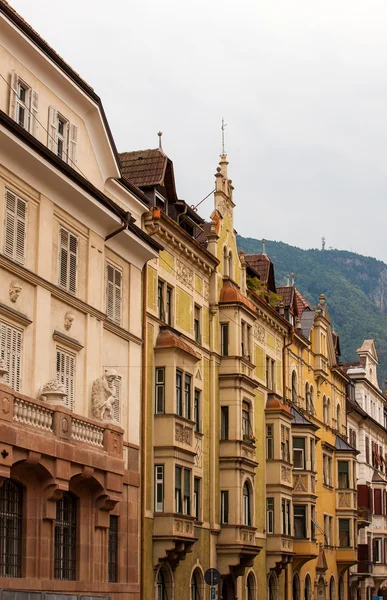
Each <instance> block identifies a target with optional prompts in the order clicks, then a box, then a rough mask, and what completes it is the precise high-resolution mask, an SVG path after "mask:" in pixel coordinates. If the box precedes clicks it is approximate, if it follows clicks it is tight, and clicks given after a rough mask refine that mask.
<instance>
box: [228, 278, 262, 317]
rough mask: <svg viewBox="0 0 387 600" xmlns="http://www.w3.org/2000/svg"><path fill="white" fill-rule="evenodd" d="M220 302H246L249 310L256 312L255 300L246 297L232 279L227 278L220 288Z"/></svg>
mask: <svg viewBox="0 0 387 600" xmlns="http://www.w3.org/2000/svg"><path fill="white" fill-rule="evenodd" d="M219 302H225V303H227V304H233V303H238V304H244V305H245V306H246V307H247V308H248V309H249V310H251V311H253V312H256V309H255V306H254V304H253V302H251V300H249V299H248V298H246V296H244V295H243V294H242V292H240V291H239V290H238V288H237V287H236V286H235V285H234V284H233V283H232V282H231V281H227V280H226V281H225V282H224V283H223V286H222V289H221V290H220V296H219Z"/></svg>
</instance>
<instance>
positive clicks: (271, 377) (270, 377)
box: [266, 356, 275, 391]
mask: <svg viewBox="0 0 387 600" xmlns="http://www.w3.org/2000/svg"><path fill="white" fill-rule="evenodd" d="M266 387H267V389H268V390H270V391H275V361H274V360H273V359H272V358H270V356H266Z"/></svg>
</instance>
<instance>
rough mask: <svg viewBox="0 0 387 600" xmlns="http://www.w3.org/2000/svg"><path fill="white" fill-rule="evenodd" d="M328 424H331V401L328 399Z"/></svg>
mask: <svg viewBox="0 0 387 600" xmlns="http://www.w3.org/2000/svg"><path fill="white" fill-rule="evenodd" d="M327 423H328V425H330V423H331V401H330V400H329V398H327Z"/></svg>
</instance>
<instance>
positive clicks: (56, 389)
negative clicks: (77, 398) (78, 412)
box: [40, 379, 67, 404]
mask: <svg viewBox="0 0 387 600" xmlns="http://www.w3.org/2000/svg"><path fill="white" fill-rule="evenodd" d="M66 397H67V392H66V388H65V386H64V385H63V384H62V383H59V381H57V380H56V379H51V381H48V382H47V383H46V384H45V385H44V386H43V387H42V390H41V392H40V398H41V399H42V400H45V401H46V402H48V403H49V404H64V403H65V400H66Z"/></svg>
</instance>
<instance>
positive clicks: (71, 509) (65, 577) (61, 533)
mask: <svg viewBox="0 0 387 600" xmlns="http://www.w3.org/2000/svg"><path fill="white" fill-rule="evenodd" d="M65 502H67V505H68V506H66V504H65ZM78 509H79V502H78V498H77V496H75V495H74V494H72V493H71V492H64V493H63V495H62V497H61V498H60V500H58V501H57V503H56V518H55V523H54V532H55V534H54V535H55V544H54V549H55V553H54V579H56V580H60V581H76V579H77V567H78V553H77V542H78ZM66 512H67V518H66ZM60 513H62V514H63V515H64V516H63V517H62V518H58V515H59V514H60ZM70 530H71V535H70V536H69V531H70ZM64 539H66V542H67V541H68V543H67V544H66V546H65V544H64V543H63V540H64ZM65 547H67V549H68V551H67V552H64V548H65ZM65 554H67V556H66V557H65ZM69 554H71V557H70V558H68V555H69ZM65 561H67V562H68V563H69V565H68V566H67V567H66V566H65V565H64V562H65Z"/></svg>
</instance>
